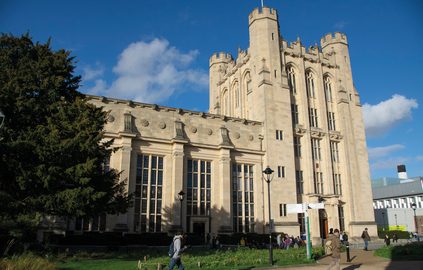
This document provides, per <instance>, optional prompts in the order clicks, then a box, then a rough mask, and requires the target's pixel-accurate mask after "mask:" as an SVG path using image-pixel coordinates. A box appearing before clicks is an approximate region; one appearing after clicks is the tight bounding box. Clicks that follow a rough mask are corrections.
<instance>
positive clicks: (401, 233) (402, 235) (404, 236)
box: [377, 229, 410, 239]
mask: <svg viewBox="0 0 423 270" xmlns="http://www.w3.org/2000/svg"><path fill="white" fill-rule="evenodd" d="M377 234H378V236H379V238H381V239H384V238H385V235H389V238H391V239H392V236H393V235H394V234H397V237H398V239H409V238H410V232H407V231H387V230H382V229H379V230H378V231H377Z"/></svg>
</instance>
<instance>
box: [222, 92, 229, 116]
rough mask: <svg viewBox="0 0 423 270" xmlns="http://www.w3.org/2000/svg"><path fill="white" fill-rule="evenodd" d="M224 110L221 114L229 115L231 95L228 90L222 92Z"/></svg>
mask: <svg viewBox="0 0 423 270" xmlns="http://www.w3.org/2000/svg"><path fill="white" fill-rule="evenodd" d="M221 103H222V112H221V114H224V115H227V114H228V113H229V95H228V90H227V89H225V90H223V94H222V102H221Z"/></svg>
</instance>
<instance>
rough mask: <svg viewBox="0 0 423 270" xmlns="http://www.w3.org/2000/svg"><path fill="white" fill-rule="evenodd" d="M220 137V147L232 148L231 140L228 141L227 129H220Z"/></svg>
mask: <svg viewBox="0 0 423 270" xmlns="http://www.w3.org/2000/svg"><path fill="white" fill-rule="evenodd" d="M220 135H221V136H222V143H221V145H225V146H232V143H231V140H230V139H229V134H228V129H227V128H226V127H221V128H220Z"/></svg>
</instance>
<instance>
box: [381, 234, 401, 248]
mask: <svg viewBox="0 0 423 270" xmlns="http://www.w3.org/2000/svg"><path fill="white" fill-rule="evenodd" d="M383 241H384V242H385V244H386V245H387V246H389V245H390V244H391V238H390V237H389V235H388V234H386V235H385V238H384V239H383ZM396 242H398V235H397V234H396V233H394V234H393V235H392V243H396Z"/></svg>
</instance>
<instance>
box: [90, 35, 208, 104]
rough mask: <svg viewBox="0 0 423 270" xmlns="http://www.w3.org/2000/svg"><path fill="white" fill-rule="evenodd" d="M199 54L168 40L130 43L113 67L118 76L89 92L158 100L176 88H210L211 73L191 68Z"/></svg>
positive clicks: (162, 99)
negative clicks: (173, 45)
mask: <svg viewBox="0 0 423 270" xmlns="http://www.w3.org/2000/svg"><path fill="white" fill-rule="evenodd" d="M197 56H198V51H197V50H192V51H189V52H188V53H181V52H180V51H179V50H178V49H176V48H175V47H171V46H170V45H169V42H168V41H167V40H165V39H154V40H152V41H151V42H144V41H139V42H135V43H131V44H129V46H128V47H127V48H126V49H124V50H123V52H122V53H121V54H120V55H119V59H118V63H117V64H116V66H115V67H114V68H113V72H114V73H115V74H116V75H117V78H116V79H115V80H114V81H113V82H112V83H111V84H110V86H107V85H106V84H105V82H104V81H103V80H100V81H97V82H96V85H95V86H94V87H93V88H91V89H90V92H93V91H94V90H95V91H96V92H97V93H99V92H102V93H103V95H105V96H110V97H117V98H122V99H131V100H136V101H141V102H147V103H159V102H162V101H164V100H166V99H168V98H169V97H170V96H172V95H173V94H175V93H176V91H186V90H204V89H207V87H208V82H209V79H208V74H207V73H206V72H204V71H202V70H196V69H191V68H190V67H189V66H190V65H191V64H192V63H193V61H194V60H195V59H196V57H197ZM101 88H103V89H101Z"/></svg>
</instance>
